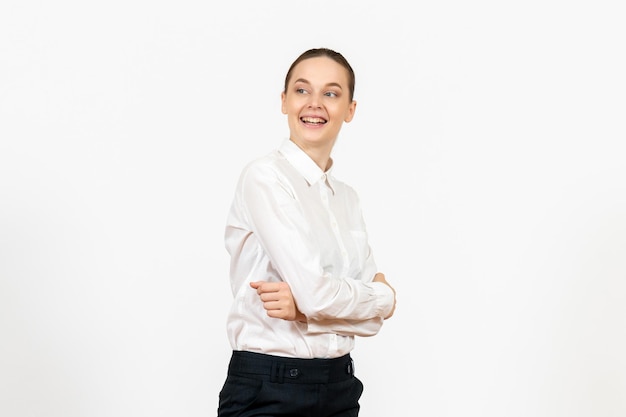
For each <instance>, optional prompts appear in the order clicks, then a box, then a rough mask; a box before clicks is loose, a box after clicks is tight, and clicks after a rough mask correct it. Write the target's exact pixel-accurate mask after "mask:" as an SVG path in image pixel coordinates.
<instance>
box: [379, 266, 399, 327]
mask: <svg viewBox="0 0 626 417" xmlns="http://www.w3.org/2000/svg"><path fill="white" fill-rule="evenodd" d="M373 281H374V282H382V283H383V284H385V285H387V286H388V287H389V288H391V291H393V308H392V309H391V312H390V313H389V314H388V315H387V317H385V320H387V319H388V318H390V317H391V316H393V313H394V312H395V311H396V290H395V289H394V288H393V287H392V286H391V285H390V284H389V283H388V282H387V279H386V278H385V274H383V273H382V272H378V273H377V274H376V275H374V279H373Z"/></svg>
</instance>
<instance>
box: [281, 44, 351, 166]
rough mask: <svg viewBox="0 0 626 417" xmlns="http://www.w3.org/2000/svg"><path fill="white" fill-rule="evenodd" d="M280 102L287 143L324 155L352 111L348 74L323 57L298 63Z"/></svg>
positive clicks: (328, 151)
mask: <svg viewBox="0 0 626 417" xmlns="http://www.w3.org/2000/svg"><path fill="white" fill-rule="evenodd" d="M281 99H282V112H283V113H284V114H286V115H287V121H288V124H289V132H290V139H291V140H292V141H293V142H295V143H296V144H297V145H298V146H299V147H300V148H302V149H304V150H305V151H307V150H311V149H316V150H317V151H321V152H325V153H327V154H328V155H330V151H331V150H332V147H333V145H334V144H335V141H336V140H337V136H338V135H339V131H340V130H341V127H342V125H343V123H344V122H346V123H348V122H350V121H351V120H352V117H353V116H354V111H355V109H356V101H354V100H352V99H351V98H350V90H349V84H348V71H347V70H346V68H344V67H343V66H342V65H340V64H339V63H337V62H336V61H334V60H333V59H331V58H328V57H325V56H320V57H314V58H308V59H305V60H303V61H300V62H299V63H298V64H297V65H296V66H295V67H294V68H293V71H292V73H291V75H290V78H289V80H288V83H287V86H286V89H285V91H284V92H283V93H282V94H281Z"/></svg>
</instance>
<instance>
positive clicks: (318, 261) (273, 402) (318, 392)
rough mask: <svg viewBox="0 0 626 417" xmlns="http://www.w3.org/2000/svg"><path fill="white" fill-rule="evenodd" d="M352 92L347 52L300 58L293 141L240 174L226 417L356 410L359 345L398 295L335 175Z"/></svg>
mask: <svg viewBox="0 0 626 417" xmlns="http://www.w3.org/2000/svg"><path fill="white" fill-rule="evenodd" d="M354 84H355V78H354V72H353V70H352V68H351V66H350V64H349V63H348V61H346V59H345V58H344V57H343V56H342V55H341V54H340V53H337V52H335V51H333V50H330V49H326V48H318V49H311V50H308V51H306V52H304V53H303V54H302V55H300V56H299V57H298V58H297V59H296V60H295V61H294V62H293V64H292V65H291V67H290V68H289V71H288V72H287V76H286V78H285V89H284V91H283V92H282V94H281V99H282V112H283V113H284V114H285V115H287V121H288V125H289V138H288V139H285V140H284V141H283V142H282V143H281V144H280V145H279V147H278V149H276V150H275V151H273V152H271V153H269V154H268V155H266V156H263V157H261V158H259V159H256V160H254V161H252V162H251V163H249V164H248V165H247V166H246V167H245V168H244V169H243V172H242V173H241V177H240V179H239V182H238V185H237V188H236V191H235V196H234V199H233V203H232V206H231V210H230V213H229V215H228V220H227V225H226V231H225V244H226V249H227V250H228V252H229V254H230V256H231V268H230V280H231V288H232V292H233V296H234V301H233V305H232V308H231V311H230V313H229V315H228V319H227V333H228V338H229V341H230V344H231V346H232V348H233V353H232V357H231V360H230V363H229V367H228V375H227V378H226V381H225V383H224V386H223V388H222V390H221V392H220V395H219V407H218V416H220V417H231V416H238V417H244V416H315V417H324V416H334V417H339V416H357V415H358V413H359V399H360V397H361V394H362V391H363V385H362V384H361V381H359V379H358V378H357V377H356V376H355V375H354V365H353V362H352V359H351V357H350V352H351V351H352V349H353V348H354V338H355V336H371V335H375V334H376V333H378V331H379V330H380V328H381V326H382V324H383V321H384V320H385V319H387V318H389V317H391V316H392V314H393V312H394V310H395V305H396V296H395V290H394V289H393V288H392V287H391V286H390V285H389V284H388V283H387V281H386V279H385V276H384V274H382V273H380V272H378V271H377V269H376V264H375V262H374V258H373V256H372V251H371V250H370V247H369V243H368V239H367V232H366V228H365V223H364V221H363V218H362V215H361V208H360V203H359V198H358V196H357V194H356V192H355V191H354V190H353V189H352V188H351V187H350V186H348V185H347V184H345V183H343V182H341V181H340V180H338V179H336V178H335V177H333V175H332V167H333V160H332V159H331V151H332V149H333V146H334V145H335V142H336V141H337V137H338V135H339V132H340V130H341V127H342V126H343V124H344V123H348V122H350V121H351V120H352V118H353V117H354V113H355V109H356V101H354V99H353V95H354Z"/></svg>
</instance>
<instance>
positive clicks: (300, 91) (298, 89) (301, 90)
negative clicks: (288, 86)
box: [296, 88, 306, 94]
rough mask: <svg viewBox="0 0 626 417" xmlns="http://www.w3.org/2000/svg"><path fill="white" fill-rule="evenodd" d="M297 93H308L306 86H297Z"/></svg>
mask: <svg viewBox="0 0 626 417" xmlns="http://www.w3.org/2000/svg"><path fill="white" fill-rule="evenodd" d="M296 93H298V94H306V90H305V89H304V88H296Z"/></svg>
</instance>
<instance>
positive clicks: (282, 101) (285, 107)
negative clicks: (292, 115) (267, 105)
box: [280, 91, 287, 114]
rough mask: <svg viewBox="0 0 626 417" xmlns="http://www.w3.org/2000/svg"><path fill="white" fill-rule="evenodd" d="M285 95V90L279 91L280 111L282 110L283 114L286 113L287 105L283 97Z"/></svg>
mask: <svg viewBox="0 0 626 417" xmlns="http://www.w3.org/2000/svg"><path fill="white" fill-rule="evenodd" d="M286 98H287V97H286V95H285V92H284V91H283V92H282V93H280V103H281V106H280V111H282V112H283V114H287V106H286V105H285V99H286Z"/></svg>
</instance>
